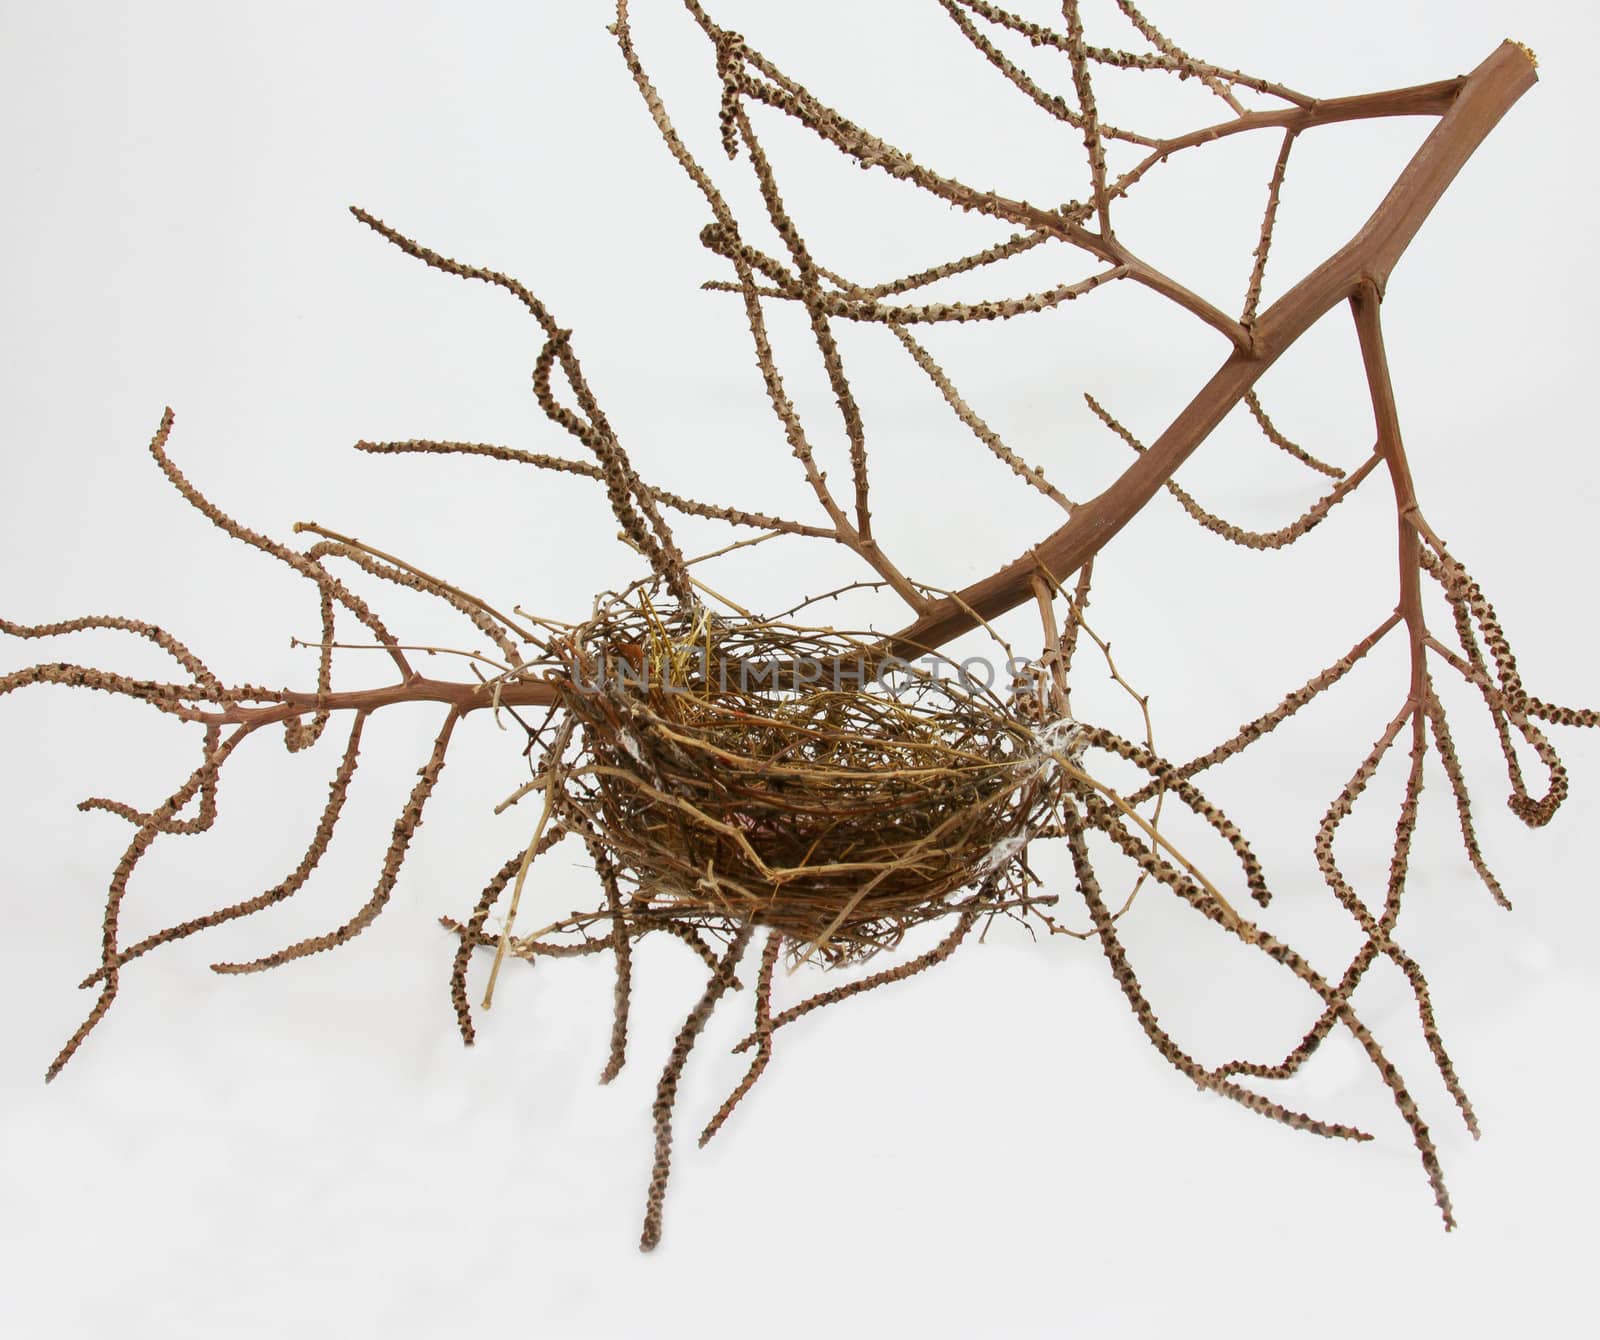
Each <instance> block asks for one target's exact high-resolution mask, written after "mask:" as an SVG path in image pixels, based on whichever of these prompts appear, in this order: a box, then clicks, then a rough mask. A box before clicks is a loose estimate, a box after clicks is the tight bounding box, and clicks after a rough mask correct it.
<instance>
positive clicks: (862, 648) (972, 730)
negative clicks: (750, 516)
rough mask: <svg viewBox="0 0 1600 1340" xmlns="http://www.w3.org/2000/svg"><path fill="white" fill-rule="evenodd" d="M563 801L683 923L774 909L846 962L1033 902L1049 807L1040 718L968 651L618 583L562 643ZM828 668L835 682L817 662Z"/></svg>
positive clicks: (766, 916) (770, 913)
mask: <svg viewBox="0 0 1600 1340" xmlns="http://www.w3.org/2000/svg"><path fill="white" fill-rule="evenodd" d="M562 656H563V660H564V662H565V666H564V674H563V675H562V677H561V683H562V685H563V701H564V704H565V706H566V707H567V708H568V709H569V710H570V712H571V713H572V716H573V718H574V720H575V722H576V725H577V736H576V740H577V745H576V752H575V754H574V756H573V758H572V760H571V761H570V762H569V763H568V764H567V765H565V780H564V785H563V786H562V788H561V796H562V799H561V802H560V803H561V805H562V806H564V807H566V808H567V809H568V811H569V815H568V817H569V820H570V821H572V822H574V823H575V824H577V825H579V826H581V827H582V828H584V829H586V830H587V831H589V832H590V833H591V834H593V835H594V836H595V837H596V838H597V839H598V840H599V841H600V842H601V843H602V844H603V846H604V847H605V848H606V849H607V851H608V852H609V854H610V855H611V857H612V859H613V861H614V862H615V863H616V865H617V867H618V869H619V873H620V874H621V875H622V876H623V877H624V878H626V879H627V880H628V881H629V882H630V883H631V884H632V886H633V898H634V900H635V902H636V904H638V903H640V902H643V903H644V904H645V905H647V906H648V908H649V909H650V910H651V911H652V912H661V913H664V914H666V915H671V916H675V917H679V918H684V917H688V918H689V919H694V918H695V917H697V916H699V917H703V918H705V919H707V920H710V921H715V922H719V923H721V924H726V923H727V922H728V921H729V920H735V921H754V922H756V923H758V924H761V925H765V926H769V927H772V928H774V929H777V930H780V931H782V932H783V933H784V934H785V935H786V936H787V937H788V938H790V939H791V940H792V941H795V942H799V943H802V944H805V945H807V946H808V947H809V950H808V952H811V953H814V954H816V955H818V956H820V957H821V958H823V959H824V960H825V961H827V962H830V963H838V962H844V961H851V960H855V959H859V958H861V957H864V956H866V955H868V954H871V953H874V952H876V951H877V950H879V949H882V948H884V947H886V946H888V945H890V944H893V943H895V942H897V941H898V939H899V938H900V936H901V935H902V934H903V933H904V932H905V930H906V929H907V928H909V927H910V926H913V925H916V924H918V923H920V922H924V921H928V920H931V919H934V918H937V917H941V916H944V915H945V914H946V913H948V912H949V911H950V910H951V908H952V906H953V901H954V900H956V898H957V896H958V895H959V894H960V893H961V891H962V890H965V889H974V890H979V891H981V895H982V896H983V898H984V900H985V902H986V903H992V904H993V905H994V906H996V907H1001V906H1008V905H1009V906H1016V905H1018V904H1025V903H1026V902H1027V899H1028V887H1029V884H1030V882H1031V881H1030V877H1029V876H1028V874H1027V872H1026V868H1025V867H1024V866H1023V865H1022V862H1021V861H1020V859H1019V856H1020V852H1021V850H1022V847H1023V844H1024V842H1025V840H1026V837H1027V836H1028V833H1029V831H1030V829H1031V828H1032V827H1033V826H1035V825H1036V824H1037V822H1038V820H1039V818H1040V816H1041V814H1042V813H1043V811H1044V810H1046V809H1047V808H1048V804H1049V800H1048V795H1049V789H1050V775H1051V773H1050V769H1049V768H1048V766H1047V763H1046V761H1045V760H1044V758H1043V757H1042V755H1041V753H1040V751H1039V748H1038V745H1037V741H1036V740H1035V737H1034V735H1033V733H1032V731H1031V730H1030V728H1029V727H1028V726H1027V724H1026V723H1025V722H1023V721H1021V720H1019V719H1017V717H1016V716H1015V715H1014V714H1012V713H1011V712H1009V711H1008V710H1007V709H1006V707H1005V705H1004V704H1003V703H1002V702H1001V701H1000V700H999V699H998V698H997V697H995V696H994V695H993V694H992V693H989V692H988V691H987V690H986V689H984V688H983V687H982V686H980V685H977V684H974V683H971V682H964V681H963V680H962V679H960V678H959V677H956V676H954V675H952V674H951V671H953V670H954V667H953V666H950V665H927V664H919V665H917V666H906V665H904V663H903V662H901V663H897V664H896V665H895V667H894V668H893V670H892V672H891V673H887V674H883V675H882V676H881V677H880V671H881V670H882V669H883V665H884V663H883V657H882V654H881V652H880V651H879V650H878V649H876V648H875V647H874V646H873V645H872V644H871V643H870V642H867V641H865V640H862V639H860V638H857V637H854V636H851V635H849V634H846V633H840V632H835V631H833V630H826V629H809V628H800V627H794V626H790V625H780V624H773V623H764V622H760V621H757V620H753V619H747V618H733V617H724V616H718V615H713V614H711V613H708V612H706V611H704V610H699V611H694V612H683V611H678V612H673V613H666V614H663V613H658V612H657V611H656V610H655V609H654V608H653V607H652V606H651V605H650V604H649V602H648V600H647V599H644V598H642V597H636V598H635V600H633V601H628V600H623V599H620V598H619V599H617V600H615V601H613V602H611V603H609V604H606V605H603V606H601V607H600V608H599V609H598V610H597V612H596V614H595V616H594V618H593V619H592V620H591V621H590V622H589V623H587V624H585V625H583V626H582V627H580V628H578V629H576V630H574V632H573V634H572V636H571V637H570V639H567V640H566V641H565V643H564V648H563V653H562ZM813 675H815V678H813V677H812V676H813Z"/></svg>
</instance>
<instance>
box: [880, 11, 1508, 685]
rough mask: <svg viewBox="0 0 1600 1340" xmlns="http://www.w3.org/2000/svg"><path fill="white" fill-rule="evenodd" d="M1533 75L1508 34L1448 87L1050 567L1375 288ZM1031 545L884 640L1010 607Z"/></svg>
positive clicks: (1142, 496)
mask: <svg viewBox="0 0 1600 1340" xmlns="http://www.w3.org/2000/svg"><path fill="white" fill-rule="evenodd" d="M1537 77H1538V76H1537V74H1536V73H1535V70H1534V66H1533V63H1532V61H1531V60H1530V59H1529V57H1528V53H1527V52H1526V51H1525V50H1524V49H1523V48H1522V47H1520V46H1518V45H1516V44H1515V43H1513V42H1506V43H1504V44H1503V45H1502V46H1500V47H1499V48H1498V49H1497V50H1496V51H1495V52H1494V54H1493V55H1491V56H1490V57H1489V58H1488V59H1487V60H1486V61H1484V62H1483V64H1482V65H1480V66H1479V67H1478V68H1477V69H1476V70H1475V71H1473V73H1472V74H1471V75H1469V76H1468V77H1467V78H1466V79H1465V80H1463V81H1461V82H1460V83H1459V84H1452V85H1450V87H1451V88H1452V89H1453V90H1454V91H1455V96H1454V98H1453V100H1452V101H1451V103H1450V108H1449V110H1448V111H1447V112H1445V114H1444V115H1443V117H1442V118H1441V119H1440V121H1439V124H1438V125H1437V126H1436V127H1435V128H1434V130H1433V132H1432V133H1431V134H1430V135H1429V136H1428V138H1427V139H1426V141H1424V143H1423V145H1422V147H1421V148H1420V149H1419V150H1418V151H1417V153H1416V154H1415V155H1414V156H1413V157H1412V159H1411V161H1410V163H1409V164H1407V166H1406V168H1405V170H1404V171H1403V172H1402V173H1401V174H1400V178H1399V180H1398V181H1396V183H1395V184H1394V186H1393V188H1392V189H1391V190H1390V191H1389V194H1388V195H1387V196H1386V197H1385V198H1384V200H1383V203H1382V204H1380V205H1379V206H1378V208H1377V210H1376V211H1375V212H1374V213H1373V215H1372V217H1371V218H1370V219H1369V220H1368V221H1367V223H1366V224H1365V225H1364V226H1363V227H1362V229H1361V230H1360V231H1359V232H1358V233H1357V234H1356V235H1355V237H1353V238H1352V239H1351V240H1350V241H1349V242H1348V243H1347V244H1346V245H1345V246H1344V247H1342V248H1340V250H1339V251H1338V252H1337V253H1335V254H1334V255H1333V256H1332V257H1330V258H1329V259H1328V260H1327V261H1325V262H1324V263H1323V264H1322V265H1321V266H1319V267H1318V268H1317V269H1316V270H1314V271H1313V272H1312V273H1311V274H1310V275H1308V276H1306V278H1305V279H1303V280H1301V281H1300V283H1298V284H1297V285H1295V287H1294V288H1292V289H1291V290H1290V291H1289V292H1288V293H1287V294H1285V295H1284V296H1283V297H1282V298H1280V299H1279V300H1278V301H1277V302H1276V303H1274V304H1273V305H1272V307H1270V308H1269V309H1268V310H1267V311H1266V312H1265V313H1263V314H1262V316H1261V318H1260V320H1259V321H1258V322H1257V323H1256V325H1255V328H1254V330H1255V337H1256V338H1255V349H1254V352H1253V353H1251V354H1246V353H1244V352H1242V351H1239V352H1235V353H1234V354H1233V355H1232V356H1231V357H1230V358H1229V359H1228V360H1227V362H1225V363H1224V364H1223V365H1222V367H1221V368H1220V369H1219V370H1218V371H1217V373H1216V374H1215V375H1214V376H1213V377H1212V378H1211V380H1210V381H1209V382H1207V383H1206V385H1205V387H1204V388H1203V389H1202V390H1201V391H1200V393H1199V394H1198V395H1196V396H1195V398H1194V399H1193V400H1192V401H1190V403H1189V405H1188V406H1187V407H1186V408H1185V409H1184V410H1183V412H1182V413H1180V414H1179V415H1178V417H1177V418H1176V419H1175V420H1174V421H1173V422H1172V424H1171V425H1170V426H1169V427H1168V428H1167V430H1166V431H1165V432H1164V433H1162V434H1161V436H1160V437H1158V438H1157V439H1156V440H1155V442H1154V443H1152V444H1151V447H1150V450H1149V451H1148V452H1146V453H1145V455H1144V456H1142V457H1141V458H1140V459H1139V460H1138V461H1136V462H1135V463H1134V464H1133V465H1132V466H1130V467H1129V468H1128V470H1127V471H1126V472H1124V474H1123V475H1122V476H1121V478H1119V479H1118V480H1116V482H1114V483H1113V484H1112V485H1111V486H1110V487H1109V488H1108V489H1106V490H1105V491H1104V492H1103V493H1101V494H1100V495H1099V496H1098V497H1095V498H1092V499H1090V500H1089V501H1088V502H1086V503H1084V504H1083V505H1082V506H1080V507H1079V508H1078V510H1077V511H1076V512H1075V513H1074V514H1073V517H1072V519H1071V520H1070V521H1068V522H1067V523H1066V525H1064V526H1062V527H1061V528H1060V529H1059V530H1057V531H1056V532H1055V533H1054V534H1053V535H1050V536H1049V537H1048V538H1046V539H1045V540H1044V541H1042V542H1041V543H1039V544H1037V545H1035V546H1033V550H1037V553H1038V555H1039V558H1041V559H1042V560H1043V561H1044V563H1045V564H1046V565H1047V566H1048V567H1049V569H1050V571H1051V572H1053V573H1055V574H1056V575H1057V576H1058V577H1062V578H1065V577H1066V576H1068V575H1069V574H1071V573H1074V572H1076V571H1077V570H1078V569H1079V568H1080V567H1081V566H1082V565H1083V564H1084V563H1085V562H1086V561H1087V560H1088V559H1089V558H1091V557H1092V556H1093V555H1094V554H1096V553H1098V552H1099V551H1100V550H1101V549H1102V548H1104V547H1105V545H1106V544H1107V543H1109V541H1110V540H1111V539H1112V538H1113V537H1114V536H1116V535H1117V533H1118V532H1119V531H1121V529H1122V528H1123V527H1124V526H1125V525H1127V523H1128V522H1129V521H1130V520H1131V519H1132V518H1133V516H1134V515H1135V514H1136V513H1137V512H1138V511H1139V510H1140V509H1141V508H1142V507H1143V506H1144V505H1145V503H1147V502H1149V500H1150V498H1151V497H1152V496H1153V495H1154V494H1155V492H1156V490H1157V489H1159V488H1161V487H1162V486H1163V485H1164V484H1165V483H1166V482H1167V480H1168V479H1170V478H1171V477H1172V475H1173V474H1174V473H1175V472H1176V471H1177V469H1178V467H1179V466H1180V465H1182V464H1183V462H1184V461H1185V460H1187V459H1188V458H1189V456H1190V455H1192V454H1193V453H1194V451H1195V450H1196V449H1197V448H1198V447H1199V446H1200V444H1201V443H1202V442H1204V441H1205V440H1206V438H1207V437H1209V436H1210V435H1211V433H1212V431H1213V430H1214V429H1215V428H1216V427H1217V426H1218V425H1219V424H1220V423H1221V422H1222V421H1223V419H1224V418H1226V417H1227V415H1228V414H1229V412H1230V411H1231V410H1232V409H1233V407H1234V406H1235V405H1236V404H1238V403H1239V401H1240V400H1241V399H1242V398H1243V397H1244V395H1245V393H1246V392H1248V391H1249V390H1250V389H1251V388H1252V387H1253V386H1254V385H1255V384H1256V382H1258V381H1259V380H1260V378H1261V377H1262V375H1263V374H1264V373H1265V372H1266V371H1267V369H1268V368H1269V367H1271V366H1272V365H1273V363H1275V362H1276V361H1277V360H1278V358H1279V357H1281V356H1282V355H1283V353H1284V352H1285V351H1286V350H1287V349H1289V347H1290V346H1291V345H1293V344H1294V343H1295V341H1296V340H1298V339H1299V338H1300V336H1302V335H1303V334H1304V333H1305V332H1306V331H1307V330H1309V329H1310V328H1311V326H1312V325H1313V324H1314V323H1315V322H1316V321H1318V320H1320V319H1321V317H1322V316H1324V315H1325V314H1326V313H1327V312H1329V311H1330V310H1332V309H1333V308H1334V307H1335V306H1337V305H1338V304H1339V303H1341V302H1345V301H1347V300H1348V299H1349V298H1350V297H1351V296H1352V295H1353V294H1355V292H1356V291H1357V290H1358V289H1359V288H1360V287H1361V286H1362V285H1363V284H1368V283H1370V284H1372V285H1374V286H1375V288H1376V290H1377V291H1378V292H1379V293H1381V291H1382V288H1383V285H1384V283H1385V282H1386V281H1387V279H1388V276H1389V274H1390V273H1391V271H1392V270H1393V268H1394V266H1395V264H1396V263H1397V262H1398V261H1399V259H1400V257H1401V255H1403V254H1404V252H1405V249H1406V247H1407V246H1408V245H1409V244H1410V242H1411V240H1412V239H1413V238H1414V237H1415V236H1416V233H1417V230H1418V229H1419V228H1421V226H1422V224H1423V222H1424V221H1425V220H1426V219H1427V217H1428V215H1429V213H1430V212H1431V211H1432V209H1433V207H1434V205H1435V204H1436V203H1437V202H1438V200H1439V198H1440V196H1441V195H1443V193H1444V191H1445V189H1446V188H1447V187H1448V186H1449V184H1450V183H1451V182H1452V181H1453V180H1454V179H1455V177H1456V175H1457V174H1458V173H1459V172H1460V170H1461V168H1462V167H1463V166H1464V165H1465V163H1466V162H1467V160H1468V159H1469V158H1470V157H1471V156H1472V154H1473V152H1474V151H1475V150H1476V149H1477V148H1478V146H1479V145H1480V144H1481V143H1482V142H1483V140H1484V139H1485V138H1486V137H1487V136H1488V134H1489V132H1490V131H1492V130H1493V129H1494V127H1495V126H1496V125H1498V124H1499V122H1500V120H1501V118H1502V117H1504V115H1505V114H1506V112H1507V111H1508V110H1509V109H1510V108H1511V106H1512V105H1513V104H1514V103H1515V102H1516V101H1517V99H1518V98H1520V97H1521V96H1522V94H1523V93H1525V92H1526V91H1527V90H1528V89H1529V88H1531V87H1532V86H1533V84H1534V82H1535V81H1536V79H1537ZM1437 87H1438V86H1436V90H1437ZM1417 96H1418V95H1417V94H1416V91H1408V92H1403V93H1400V94H1393V95H1390V98H1391V99H1393V100H1397V101H1400V102H1404V101H1406V100H1408V99H1410V100H1416V98H1417ZM1438 96H1439V95H1438V93H1437V91H1435V92H1434V93H1433V94H1430V95H1429V97H1430V98H1432V99H1434V100H1437V98H1438ZM1280 124H1281V122H1280ZM1033 550H1030V552H1029V553H1027V554H1025V555H1024V556H1022V557H1021V558H1018V559H1016V560H1014V561H1012V562H1011V563H1009V564H1007V565H1006V566H1005V567H1003V568H1001V569H999V570H998V571H997V572H995V573H993V574H991V575H990V576H988V577H985V578H983V579H982V580H981V581H978V582H974V583H973V584H972V585H970V586H968V587H965V588H963V589H962V590H961V591H959V592H958V593H957V596H958V597H959V599H952V598H947V599H944V600H941V601H939V602H938V603H937V604H936V605H935V606H934V608H933V609H931V610H929V611H928V612H927V613H926V614H924V615H922V617H920V618H919V619H918V620H917V621H916V622H915V623H913V624H910V625H909V626H907V627H906V628H905V629H903V630H902V631H901V632H900V633H898V634H896V635H895V636H894V637H893V638H891V639H889V641H888V643H887V644H886V648H887V650H888V651H890V652H891V653H892V654H900V652H901V650H903V649H909V648H914V647H918V646H941V645H943V644H944V643H945V642H948V641H949V640H951V639H952V638H954V637H958V636H959V635H960V634H962V633H965V632H969V631H970V630H971V629H973V628H975V627H977V626H978V620H979V618H982V619H993V618H996V617H998V616H999V615H1001V614H1003V613H1005V612H1006V611H1007V610H1010V609H1014V608H1015V607H1016V606H1017V605H1019V604H1021V603H1022V602H1023V601H1024V600H1027V599H1028V598H1029V596H1030V590H1031V587H1030V583H1031V581H1032V576H1033V573H1034V571H1035V570H1036V565H1037V562H1038V560H1037V559H1036V558H1035V557H1034V554H1033ZM975 616H976V617H975Z"/></svg>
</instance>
